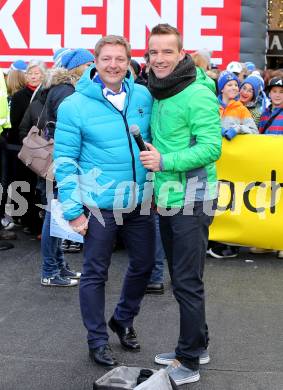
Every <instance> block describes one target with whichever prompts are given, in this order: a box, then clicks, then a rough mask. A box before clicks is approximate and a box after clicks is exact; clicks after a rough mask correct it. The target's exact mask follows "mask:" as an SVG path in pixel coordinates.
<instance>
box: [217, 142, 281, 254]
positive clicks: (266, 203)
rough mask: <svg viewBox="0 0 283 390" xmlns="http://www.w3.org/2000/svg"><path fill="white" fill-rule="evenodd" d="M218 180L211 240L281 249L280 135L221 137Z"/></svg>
mask: <svg viewBox="0 0 283 390" xmlns="http://www.w3.org/2000/svg"><path fill="white" fill-rule="evenodd" d="M217 171H218V179H219V180H220V187H219V200H218V207H217V212H216V216H215V218H214V221H213V224H212V225H211V228H210V237H209V238H210V239H211V240H214V241H219V242H227V243H235V244H239V245H244V246H255V247H258V248H266V249H277V250H280V249H281V250H282V249H283V191H282V187H283V137H280V136H272V135H239V136H237V137H235V138H234V139H233V140H232V141H227V140H225V139H223V148H222V156H221V158H220V160H219V161H218V162H217Z"/></svg>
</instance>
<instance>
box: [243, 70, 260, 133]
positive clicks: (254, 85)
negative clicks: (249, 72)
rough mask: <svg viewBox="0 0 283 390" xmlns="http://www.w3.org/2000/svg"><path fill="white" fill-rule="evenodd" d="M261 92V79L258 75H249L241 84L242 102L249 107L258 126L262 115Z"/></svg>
mask: <svg viewBox="0 0 283 390" xmlns="http://www.w3.org/2000/svg"><path fill="white" fill-rule="evenodd" d="M260 92H261V80H260V78H259V77H257V76H248V77H247V78H246V79H245V80H244V81H243V82H242V84H241V87H240V102H241V103H242V104H243V105H244V106H245V107H247V109H248V110H249V112H250V113H251V115H252V117H253V120H254V121H255V124H256V125H257V126H258V123H259V120H260V117H261V104H260V102H259V94H260Z"/></svg>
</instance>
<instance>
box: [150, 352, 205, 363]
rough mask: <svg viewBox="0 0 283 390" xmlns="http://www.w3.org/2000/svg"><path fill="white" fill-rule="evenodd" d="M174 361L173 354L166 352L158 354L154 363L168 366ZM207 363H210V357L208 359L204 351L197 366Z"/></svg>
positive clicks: (174, 356) (174, 355)
mask: <svg viewBox="0 0 283 390" xmlns="http://www.w3.org/2000/svg"><path fill="white" fill-rule="evenodd" d="M175 359H176V354H175V352H167V353H159V354H158V355H156V356H155V358H154V361H155V363H157V364H162V365H165V366H168V365H169V364H172V363H173V361H174V360H175ZM209 362H210V357H209V353H208V349H205V350H204V351H203V352H202V353H201V355H200V357H199V364H207V363H209Z"/></svg>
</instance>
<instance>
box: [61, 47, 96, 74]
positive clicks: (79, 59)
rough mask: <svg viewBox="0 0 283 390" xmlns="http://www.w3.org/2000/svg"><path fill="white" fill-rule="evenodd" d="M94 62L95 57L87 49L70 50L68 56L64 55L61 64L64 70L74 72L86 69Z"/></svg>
mask: <svg viewBox="0 0 283 390" xmlns="http://www.w3.org/2000/svg"><path fill="white" fill-rule="evenodd" d="M93 61H94V55H93V54H92V53H91V52H90V51H89V50H86V49H74V50H70V51H69V52H67V53H66V54H63V56H62V59H61V63H62V66H63V68H66V69H68V70H72V69H74V68H79V67H80V66H84V69H86V67H88V66H89V65H91V64H92V63H93Z"/></svg>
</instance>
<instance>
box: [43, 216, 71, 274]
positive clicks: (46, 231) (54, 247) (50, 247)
mask: <svg viewBox="0 0 283 390" xmlns="http://www.w3.org/2000/svg"><path fill="white" fill-rule="evenodd" d="M50 219H51V213H50V211H47V210H46V212H45V217H44V222H43V227H42V233H41V255H42V277H43V278H52V277H54V276H58V275H59V274H60V270H61V269H62V268H64V267H65V266H66V264H65V261H64V253H63V251H62V249H61V244H62V239H61V238H57V237H52V236H50Z"/></svg>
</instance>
